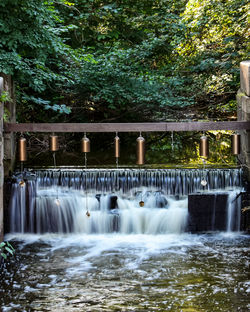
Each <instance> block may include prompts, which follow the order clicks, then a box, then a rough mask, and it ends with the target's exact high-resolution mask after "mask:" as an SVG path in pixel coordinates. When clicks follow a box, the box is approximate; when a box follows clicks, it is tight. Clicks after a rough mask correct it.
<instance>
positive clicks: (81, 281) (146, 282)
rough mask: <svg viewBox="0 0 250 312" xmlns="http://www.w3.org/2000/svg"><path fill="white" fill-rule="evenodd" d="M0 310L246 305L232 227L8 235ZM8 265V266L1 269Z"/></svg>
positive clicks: (245, 272) (245, 239)
mask: <svg viewBox="0 0 250 312" xmlns="http://www.w3.org/2000/svg"><path fill="white" fill-rule="evenodd" d="M6 239H9V240H11V241H12V243H13V244H14V245H15V247H16V249H17V251H16V254H17V256H16V259H15V262H14V263H12V264H11V265H10V266H8V267H7V268H5V270H4V271H3V272H2V273H1V282H0V294H1V296H0V303H1V307H2V311H98V312H99V311H186V312H187V311H189V312H190V311H192V312H193V311H197V312H198V311H199V312H200V311H230V312H231V311H244V312H245V311H249V309H250V305H249V292H250V282H249V241H250V240H249V239H250V236H247V235H241V234H239V233H234V234H232V233H224V234H223V233H221V234H210V235H209V234H206V235H191V234H187V233H183V234H164V235H146V234H144V235H143V234H137V235H135V234H129V235H126V234H117V233H116V234H115V233H113V234H98V235H97V234H90V235H87V234H67V235H63V234H44V235H35V234H11V235H8V236H7V237H6ZM7 269H8V272H7Z"/></svg>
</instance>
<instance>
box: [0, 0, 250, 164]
mask: <svg viewBox="0 0 250 312" xmlns="http://www.w3.org/2000/svg"><path fill="white" fill-rule="evenodd" d="M249 8H250V6H249V4H248V1H241V0H217V1H212V0H157V1H151V0H124V1H111V0H110V1H108V0H104V1H100V0H71V1H66V0H57V1H42V0H2V1H1V2H0V34H1V40H0V72H2V73H5V74H10V75H12V76H13V77H14V79H15V82H16V97H17V105H18V106H17V107H18V109H17V114H18V115H17V118H18V122H150V121H177V120H178V121H180V120H208V119H209V120H228V119H236V92H237V90H238V88H239V63H240V61H242V60H245V59H247V58H248V57H249V54H248V53H249V50H248V45H247V42H248V41H247V37H248V31H249V29H248V20H247V18H248V11H249ZM90 136H91V135H90ZM210 136H211V138H212V139H213V140H214V142H216V141H218V138H219V137H222V139H223V140H222V143H223V142H224V143H223V144H224V145H223V144H222V145H221V144H220V146H219V147H214V151H215V152H214V154H213V153H212V158H211V161H219V158H221V156H219V155H221V154H223V153H224V152H225V151H227V149H228V148H229V145H230V144H229V140H228V138H227V137H225V135H224V134H221V133H219V134H218V133H211V134H210ZM29 138H30V141H31V143H33V145H36V149H39V148H40V149H41V150H43V149H44V144H45V143H44V142H45V141H41V139H39V140H38V139H37V137H34V136H30V137H29ZM79 138H80V134H75V135H71V136H66V137H65V140H64V139H62V142H61V143H62V146H64V145H65V146H64V149H65V151H66V150H68V152H71V151H73V150H74V149H75V145H76V141H77V140H78V139H79ZM93 138H94V140H95V141H96V145H98V148H97V149H96V152H97V151H98V153H99V152H100V153H101V152H103V150H105V149H106V150H107V149H108V148H109V144H110V143H108V142H111V141H112V138H111V137H110V136H107V135H105V137H104V136H102V135H100V136H99V137H93ZM135 138H136V136H135V135H131V134H127V135H123V137H122V140H123V142H125V143H126V144H127V146H128V147H127V150H128V151H129V146H130V145H131V144H130V143H131V142H132V141H134V139H135ZM197 138H198V134H190V133H183V134H175V136H174V143H175V144H174V147H173V142H172V138H171V136H170V134H163V135H162V134H161V135H157V134H155V135H150V136H149V135H148V138H147V139H148V141H149V143H150V147H149V149H148V152H149V153H148V159H149V162H153V163H160V162H165V161H166V159H167V161H168V162H169V161H170V162H174V161H176V160H177V161H179V162H180V163H181V162H184V163H185V162H191V161H192V160H193V159H195V157H196V155H197V144H196V145H195V144H193V143H192V142H193V141H192V142H191V141H190V140H191V139H192V140H195V142H196V141H197ZM66 141H67V142H68V143H67V144H66ZM126 144H125V145H126ZM171 144H172V145H171ZM194 146H195V148H194ZM133 148H134V147H133ZM218 149H219V150H220V152H218ZM223 149H224V150H225V151H224V150H223ZM94 151H95V148H94ZM160 151H161V153H160ZM162 151H169V153H168V154H167V156H166V154H163V153H162ZM156 152H159V153H156ZM126 154H127V155H128V154H129V153H127V152H126ZM173 154H175V155H173ZM224 154H225V153H224ZM227 154H228V153H227ZM157 155H158V156H157ZM218 157H219V158H218ZM228 157H229V156H228ZM97 158H98V157H96V156H95V157H94V158H93V161H95V162H96V161H97V160H96V159H97ZM107 159H109V156H107ZM124 159H125V158H124ZM228 160H229V161H232V158H230V157H229V159H228ZM70 161H71V160H70V158H69V162H70ZM102 162H104V163H105V157H102ZM107 162H108V160H107ZM126 162H127V163H129V162H130V158H128V157H127V158H126ZM131 162H133V157H132V159H131Z"/></svg>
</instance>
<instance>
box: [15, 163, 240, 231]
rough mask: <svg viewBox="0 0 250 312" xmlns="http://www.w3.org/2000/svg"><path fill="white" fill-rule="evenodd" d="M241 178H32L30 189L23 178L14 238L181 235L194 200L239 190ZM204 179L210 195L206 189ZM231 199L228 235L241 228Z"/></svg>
mask: <svg viewBox="0 0 250 312" xmlns="http://www.w3.org/2000/svg"><path fill="white" fill-rule="evenodd" d="M241 175H242V173H241V170H238V169H210V170H208V169H206V170H198V169H191V170H187V169H182V170H181V169H176V170H172V169H166V170H165V169H163V170H153V169H152V170H128V169H126V170H125V169H124V170H113V169H112V170H103V169H102V170H39V171H33V172H27V173H26V177H25V182H26V183H25V185H23V186H20V185H19V181H20V178H18V176H16V177H15V179H13V181H12V187H11V200H10V202H9V214H10V232H18V233H25V232H30V233H45V232H51V233H58V232H59V233H86V234H90V233H111V232H118V233H122V234H129V233H134V234H166V233H181V232H183V231H184V230H185V227H186V222H187V215H188V210H187V207H188V196H187V195H188V194H190V193H195V192H201V191H206V192H207V191H211V190H215V189H216V190H218V189H220V190H225V191H227V190H228V189H229V188H239V187H241ZM204 178H205V179H206V181H207V182H208V183H207V186H206V189H204V187H203V186H202V185H201V183H200V182H201V180H202V179H204ZM229 193H230V194H229V196H228V223H227V224H228V226H227V229H228V231H230V230H233V229H235V228H236V229H239V224H240V221H239V217H240V215H239V213H238V212H236V211H238V210H239V209H238V208H237V207H239V203H238V200H235V198H236V195H237V194H236V192H229ZM140 201H143V202H144V206H143V207H141V206H140V205H139V202H140ZM87 211H89V213H90V216H89V217H88V216H87V215H86V212H87ZM235 218H236V219H237V221H235Z"/></svg>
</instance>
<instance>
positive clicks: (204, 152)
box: [200, 135, 209, 158]
mask: <svg viewBox="0 0 250 312" xmlns="http://www.w3.org/2000/svg"><path fill="white" fill-rule="evenodd" d="M208 156H209V145H208V138H207V137H206V136H205V135H203V136H202V137H201V138H200V157H205V158H208Z"/></svg>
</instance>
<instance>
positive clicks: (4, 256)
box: [1, 252, 7, 260]
mask: <svg viewBox="0 0 250 312" xmlns="http://www.w3.org/2000/svg"><path fill="white" fill-rule="evenodd" d="M1 256H2V257H3V258H4V259H5V260H6V259H7V255H6V254H5V253H3V252H2V253H1Z"/></svg>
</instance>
